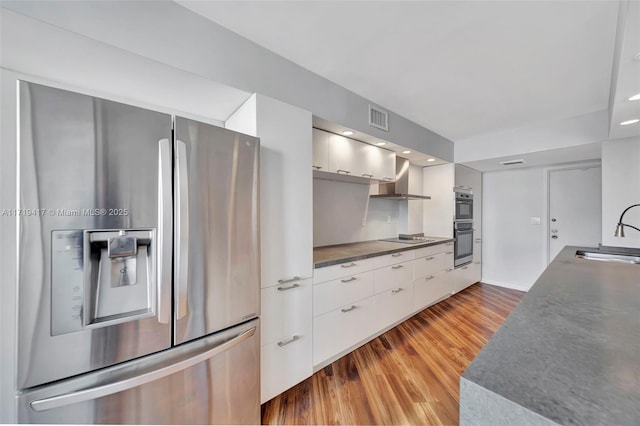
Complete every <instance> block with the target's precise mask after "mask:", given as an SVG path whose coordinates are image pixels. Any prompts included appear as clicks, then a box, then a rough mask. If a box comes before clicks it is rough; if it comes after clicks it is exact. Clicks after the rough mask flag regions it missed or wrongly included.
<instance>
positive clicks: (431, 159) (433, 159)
mask: <svg viewBox="0 0 640 426" xmlns="http://www.w3.org/2000/svg"><path fill="white" fill-rule="evenodd" d="M427 161H429V162H431V161H436V159H435V158H429V159H428V160H427Z"/></svg>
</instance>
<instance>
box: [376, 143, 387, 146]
mask: <svg viewBox="0 0 640 426" xmlns="http://www.w3.org/2000/svg"><path fill="white" fill-rule="evenodd" d="M386 144H387V143H386V142H378V143H377V144H376V145H378V146H385V145H386Z"/></svg>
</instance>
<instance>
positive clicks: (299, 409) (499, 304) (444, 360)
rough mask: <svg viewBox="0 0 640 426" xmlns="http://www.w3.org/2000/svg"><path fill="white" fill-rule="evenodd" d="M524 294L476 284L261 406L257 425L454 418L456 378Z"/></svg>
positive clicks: (446, 420) (417, 421)
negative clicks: (259, 422)
mask: <svg viewBox="0 0 640 426" xmlns="http://www.w3.org/2000/svg"><path fill="white" fill-rule="evenodd" d="M524 294H525V293H523V292H520V291H515V290H509V289H504V288H500V287H494V286H490V285H487V284H482V283H477V284H474V285H472V286H471V287H469V288H467V289H465V290H464V291H462V292H460V293H458V294H456V295H455V296H453V297H450V298H448V299H447V300H444V301H442V302H440V303H438V304H437V305H434V306H431V307H430V308H427V309H425V310H423V311H422V312H420V313H418V314H416V315H414V316H413V317H411V318H409V319H408V320H407V321H405V322H403V323H402V324H400V325H398V326H397V327H395V328H393V329H392V330H389V331H388V332H386V333H385V334H383V335H381V336H379V337H377V338H376V339H374V340H372V341H371V342H369V343H367V344H365V345H364V346H361V347H360V348H358V349H356V350H355V351H353V352H352V353H350V354H348V355H346V356H344V357H342V358H340V359H339V360H337V361H336V362H334V363H333V364H331V365H329V366H327V367H325V368H323V369H322V370H320V371H318V372H317V373H315V374H314V375H313V376H312V377H310V378H308V379H307V380H305V381H303V382H302V383H300V384H298V385H296V386H295V387H293V388H291V389H289V390H288V391H286V392H284V393H283V394H281V395H279V396H277V397H275V398H274V399H272V400H271V401H268V402H266V403H265V404H263V406H262V423H263V424H343V425H344V424H419V425H425V424H446V425H450V424H457V423H458V404H459V380H460V375H461V374H462V372H463V371H464V370H465V369H466V368H467V366H468V365H469V364H470V363H471V361H472V360H473V358H474V357H475V356H476V354H477V353H478V352H479V351H480V349H481V348H482V347H483V346H484V344H485V343H486V342H487V340H488V339H489V338H490V337H491V336H492V335H493V333H495V331H496V330H497V329H498V327H500V325H501V324H502V322H503V321H504V320H505V318H506V317H507V316H508V315H509V313H510V312H511V311H512V310H513V308H514V307H515V306H516V305H517V304H518V302H519V301H520V299H521V298H522V297H523V296H524Z"/></svg>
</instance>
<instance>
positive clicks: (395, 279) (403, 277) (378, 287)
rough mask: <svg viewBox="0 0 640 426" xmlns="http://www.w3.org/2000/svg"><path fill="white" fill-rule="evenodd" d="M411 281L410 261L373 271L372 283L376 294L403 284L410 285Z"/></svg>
mask: <svg viewBox="0 0 640 426" xmlns="http://www.w3.org/2000/svg"><path fill="white" fill-rule="evenodd" d="M412 281H413V263H412V261H411V260H410V261H408V262H403V263H398V264H397V265H391V266H385V267H383V268H378V269H376V270H375V271H373V282H374V284H375V291H376V294H378V293H381V292H383V291H386V290H391V289H393V288H397V287H398V286H401V285H404V284H407V285H408V284H411V282H412Z"/></svg>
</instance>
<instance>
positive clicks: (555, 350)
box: [462, 247, 640, 425]
mask: <svg viewBox="0 0 640 426" xmlns="http://www.w3.org/2000/svg"><path fill="white" fill-rule="evenodd" d="M576 250H590V251H597V250H598V249H589V248H585V247H565V248H564V250H562V251H561V252H560V254H559V255H558V256H557V257H556V259H555V260H554V261H553V262H552V263H551V264H550V265H549V267H548V268H547V269H546V270H545V271H544V273H543V274H542V275H541V276H540V278H539V279H538V280H537V281H536V283H535V284H534V286H533V287H532V288H531V290H530V291H529V292H528V293H527V295H526V296H525V297H524V298H523V299H522V301H521V302H520V304H519V305H518V306H517V307H516V308H515V309H514V310H513V312H512V313H511V315H510V316H509V317H508V318H507V320H506V321H505V322H504V324H503V325H502V327H501V328H500V329H499V330H498V332H497V333H496V334H495V335H494V336H493V337H492V338H491V339H490V340H489V342H488V343H487V344H486V345H485V347H484V348H483V349H482V351H481V352H480V353H479V354H478V356H477V357H476V358H475V359H474V360H473V362H472V363H471V365H470V366H469V368H467V370H466V371H465V372H464V373H463V376H462V377H463V378H465V379H467V380H468V381H470V382H473V383H475V384H477V385H478V386H480V387H482V388H485V389H487V390H489V391H491V392H493V393H495V394H498V395H500V396H502V397H504V398H506V399H507V400H509V401H511V402H513V403H515V404H518V405H520V406H522V407H524V408H526V409H528V410H530V411H532V412H535V413H538V414H540V415H542V416H544V417H546V418H547V419H550V420H551V421H553V422H556V423H559V424H581V425H593V424H611V425H638V424H640V265H637V264H622V263H613V262H602V261H595V260H585V259H578V258H576V257H575V252H576ZM620 252H627V253H629V252H630V251H629V250H620ZM636 252H637V253H640V250H636Z"/></svg>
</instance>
